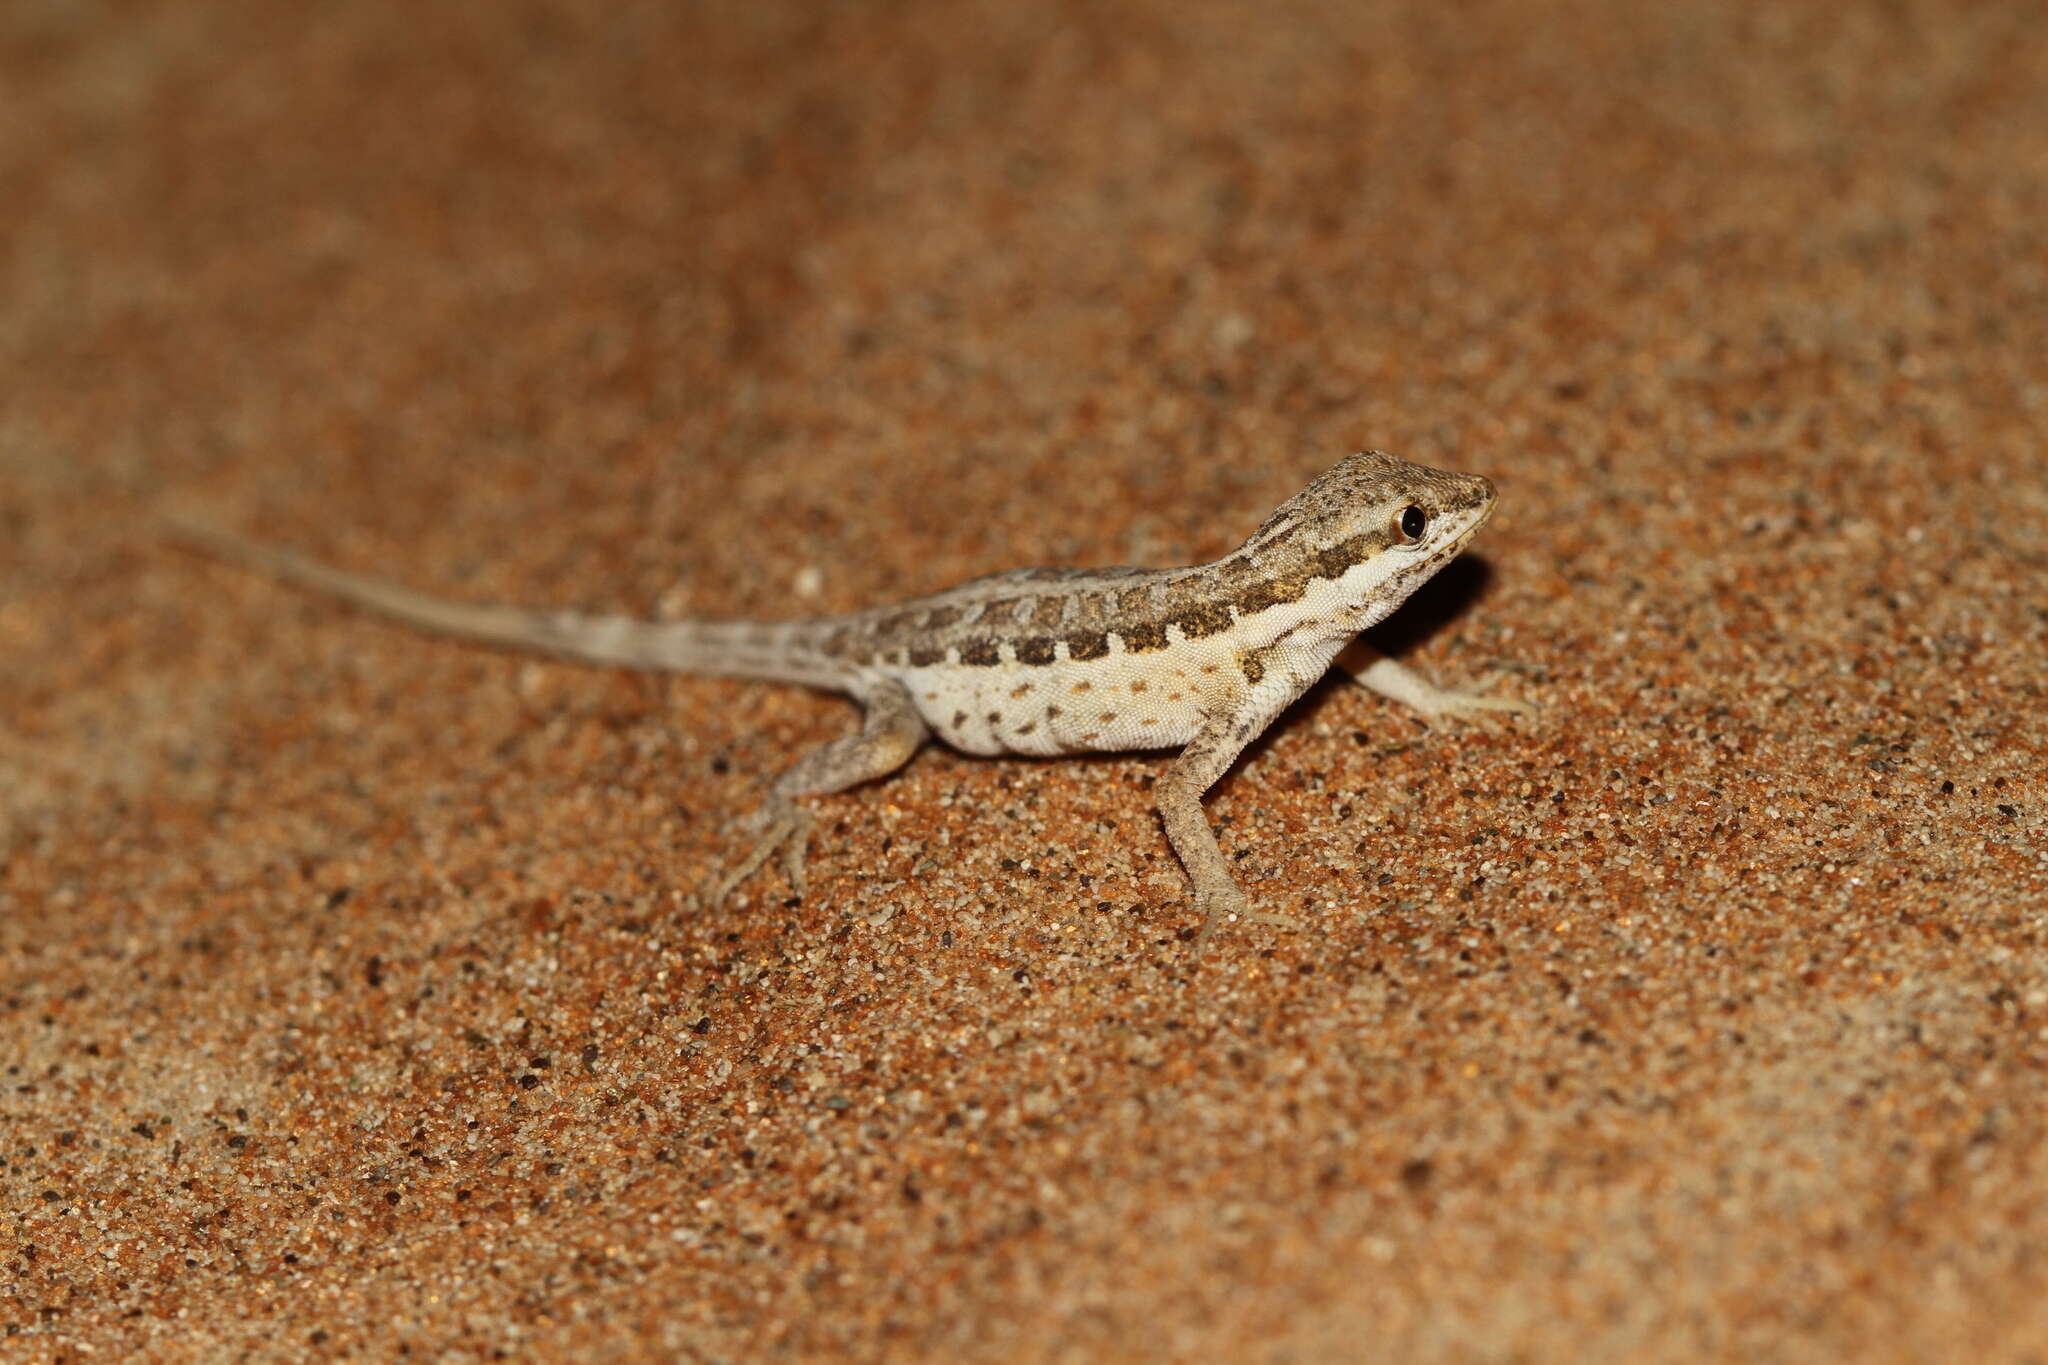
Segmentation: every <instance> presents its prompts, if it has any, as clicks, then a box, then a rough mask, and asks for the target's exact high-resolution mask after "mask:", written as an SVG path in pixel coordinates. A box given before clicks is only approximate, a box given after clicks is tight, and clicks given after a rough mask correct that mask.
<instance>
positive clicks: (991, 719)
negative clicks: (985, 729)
mask: <svg viewBox="0 0 2048 1365" xmlns="http://www.w3.org/2000/svg"><path fill="white" fill-rule="evenodd" d="M1002 723H1003V713H1002V712H1000V711H991V712H989V713H988V724H989V728H990V729H991V730H993V729H994V728H995V727H996V726H998V725H1001V724H1002Z"/></svg>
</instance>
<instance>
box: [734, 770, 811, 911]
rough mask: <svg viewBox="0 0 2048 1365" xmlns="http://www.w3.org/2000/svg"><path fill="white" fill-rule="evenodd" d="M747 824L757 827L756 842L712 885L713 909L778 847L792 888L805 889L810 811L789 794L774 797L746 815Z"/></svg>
mask: <svg viewBox="0 0 2048 1365" xmlns="http://www.w3.org/2000/svg"><path fill="white" fill-rule="evenodd" d="M746 824H747V826H748V827H749V828H751V829H753V830H755V831H757V834H756V837H755V840H754V845H753V847H752V848H749V849H748V850H747V852H746V855H745V856H744V857H742V858H741V859H740V860H739V861H738V862H736V863H734V864H733V865H732V867H731V868H730V869H729V870H728V871H727V872H726V874H725V875H724V876H723V877H720V878H719V879H718V884H717V885H716V886H714V887H712V888H711V893H710V905H711V908H712V909H714V910H715V909H717V908H718V907H719V906H720V905H723V904H724V903H725V898H726V897H727V896H729V895H731V894H732V891H733V888H734V887H736V886H738V885H739V884H740V883H741V882H743V881H745V880H746V879H747V878H749V877H751V876H753V875H754V873H755V871H756V870H758V869H759V868H760V866H761V864H763V863H765V862H767V861H768V859H769V858H770V857H772V856H774V855H775V854H776V853H777V852H778V851H779V852H780V853H781V855H782V857H781V863H782V871H783V875H784V876H786V877H787V878H789V885H790V889H791V890H792V891H794V892H795V893H796V894H797V895H799V896H801V895H803V893H804V854H805V852H806V851H807V846H808V844H809V842H810V833H811V813H810V812H809V811H807V810H805V809H804V808H803V807H801V806H799V805H797V804H796V803H795V802H793V801H791V800H789V799H788V798H787V797H775V798H773V799H772V800H770V801H769V802H768V804H766V805H764V806H762V807H761V809H760V810H758V811H755V812H754V814H752V815H751V816H749V817H747V820H746Z"/></svg>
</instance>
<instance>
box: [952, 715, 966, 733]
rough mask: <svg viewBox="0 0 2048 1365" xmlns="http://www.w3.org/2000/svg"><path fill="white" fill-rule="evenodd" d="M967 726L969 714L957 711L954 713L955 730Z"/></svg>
mask: <svg viewBox="0 0 2048 1365" xmlns="http://www.w3.org/2000/svg"><path fill="white" fill-rule="evenodd" d="M965 724H967V713H966V712H965V711H955V712H954V713H953V728H954V729H955V730H958V729H959V728H960V727H961V726H963V725H965Z"/></svg>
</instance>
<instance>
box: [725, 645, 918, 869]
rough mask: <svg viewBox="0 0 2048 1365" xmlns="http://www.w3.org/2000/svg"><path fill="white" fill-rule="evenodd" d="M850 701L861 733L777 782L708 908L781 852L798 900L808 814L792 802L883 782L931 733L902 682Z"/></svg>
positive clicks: (813, 755)
mask: <svg viewBox="0 0 2048 1365" xmlns="http://www.w3.org/2000/svg"><path fill="white" fill-rule="evenodd" d="M854 699H855V700H856V701H858V702H859V703H860V704H861V706H862V707H863V708H864V711H865V714H864V715H863V716H862V718H861V727H860V732H859V733H858V734H852V735H847V736H845V737H843V738H841V739H835V740H833V741H832V742H831V743H830V744H826V745H823V746H822V747H820V748H817V749H813V750H812V751H811V752H810V753H808V754H806V755H804V757H803V758H802V759H800V760H798V762H797V764H796V766H795V767H793V768H791V769H790V770H789V771H788V772H786V773H784V774H783V775H782V776H781V777H780V778H778V779H776V782H775V785H774V787H772V788H771V789H770V790H769V793H768V799H767V800H766V801H764V802H763V803H762V805H761V809H760V810H758V811H756V812H755V813H754V815H753V816H752V819H751V823H752V824H753V826H754V828H756V829H757V830H759V831H760V833H759V835H758V837H757V838H756V840H755V842H754V846H753V847H752V848H751V849H749V850H748V851H747V854H746V856H745V857H743V858H741V859H740V860H739V862H737V863H735V864H734V865H733V867H732V870H731V871H729V872H727V873H726V874H725V876H724V877H722V878H720V879H719V882H718V885H717V886H715V887H713V888H712V890H711V904H712V906H714V907H716V906H717V905H719V904H720V903H721V902H723V901H724V900H725V898H726V897H727V896H728V895H730V894H731V892H732V889H733V888H734V887H736V886H738V885H739V884H740V883H741V882H743V881H745V880H746V879H747V878H748V877H750V876H752V875H753V873H754V870H755V869H756V868H758V867H760V866H761V864H762V863H764V862H766V861H768V859H769V858H770V857H771V856H772V855H773V854H774V853H775V851H776V850H777V849H780V850H781V851H782V867H783V871H784V873H785V874H786V875H787V876H788V878H789V884H790V887H791V889H793V890H794V891H795V892H796V894H797V895H799V896H801V895H802V894H803V892H804V855H805V851H806V847H805V846H806V843H807V842H808V840H807V836H808V834H809V832H810V827H811V815H810V812H809V811H807V810H805V809H804V808H803V807H802V806H799V805H798V804H797V803H796V798H797V797H800V796H829V795H830V794H831V793H833V792H840V791H845V790H846V789H847V788H848V787H854V786H858V785H859V784H861V783H863V782H872V781H873V780H875V779H876V778H878V777H887V776H888V775H889V774H890V773H893V772H895V771H896V770H897V769H898V768H900V767H902V766H903V765H904V764H905V763H907V762H909V761H910V756H911V755H912V754H914V753H916V752H917V749H918V746H919V745H921V744H923V743H924V741H925V739H926V737H927V736H928V735H929V734H930V731H929V730H927V729H926V728H925V723H924V720H923V719H922V718H921V717H920V716H919V715H918V714H917V707H916V705H915V704H914V703H913V702H912V700H911V697H910V693H909V692H908V691H906V690H905V689H904V687H903V685H902V684H901V683H898V682H894V681H892V680H889V679H878V680H876V681H874V682H871V683H867V684H865V685H863V686H862V687H861V688H860V689H859V690H858V691H856V692H855V694H854Z"/></svg>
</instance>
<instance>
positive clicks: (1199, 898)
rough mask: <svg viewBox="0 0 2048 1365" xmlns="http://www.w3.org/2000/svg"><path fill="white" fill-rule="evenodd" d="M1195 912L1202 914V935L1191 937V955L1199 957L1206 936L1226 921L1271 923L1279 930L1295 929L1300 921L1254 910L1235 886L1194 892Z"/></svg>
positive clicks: (1206, 940)
mask: <svg viewBox="0 0 2048 1365" xmlns="http://www.w3.org/2000/svg"><path fill="white" fill-rule="evenodd" d="M1195 909H1197V910H1200V911H1201V912H1202V932H1201V933H1200V934H1197V935H1196V936H1195V953H1196V955H1197V956H1199V955H1200V954H1201V952H1202V950H1203V949H1204V948H1206V947H1208V946H1209V936H1210V935H1211V934H1213V933H1215V932H1216V926H1217V925H1219V924H1221V923H1222V922H1223V921H1224V920H1226V919H1241V920H1248V921H1250V922H1251V923H1253V924H1272V925H1277V926H1278V927H1280V928H1282V929H1295V930H1299V929H1301V928H1302V927H1303V925H1302V923H1301V921H1300V920H1298V919H1295V918H1294V917H1293V916H1291V915H1276V914H1272V913H1270V912H1268V911H1264V910H1254V909H1252V908H1251V903H1250V902H1249V901H1247V900H1246V899H1245V895H1244V892H1243V891H1241V890H1239V889H1238V887H1237V885H1236V884H1235V883H1226V884H1225V885H1223V886H1218V887H1210V888H1209V889H1207V890H1201V891H1197V892H1196V893H1195Z"/></svg>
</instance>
